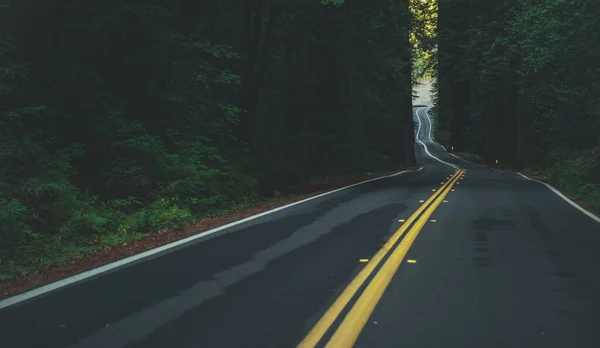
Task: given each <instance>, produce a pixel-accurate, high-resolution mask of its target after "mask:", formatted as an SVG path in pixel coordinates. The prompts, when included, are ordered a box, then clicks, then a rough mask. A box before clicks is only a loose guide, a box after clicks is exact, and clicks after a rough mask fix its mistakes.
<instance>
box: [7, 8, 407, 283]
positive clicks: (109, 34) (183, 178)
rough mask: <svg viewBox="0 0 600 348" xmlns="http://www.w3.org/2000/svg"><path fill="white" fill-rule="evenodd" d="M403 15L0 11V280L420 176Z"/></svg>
mask: <svg viewBox="0 0 600 348" xmlns="http://www.w3.org/2000/svg"><path fill="white" fill-rule="evenodd" d="M409 18H410V17H409V10H408V0H406V1H396V0H377V1H358V0H347V1H345V3H344V4H339V3H325V2H322V1H319V0H300V1H298V0H295V1H291V0H246V1H232V0H176V1H166V0H154V1H150V0H140V1H128V0H113V1H85V0H12V1H8V2H5V4H2V5H0V23H1V24H0V26H1V30H2V32H1V37H0V163H1V166H0V279H2V278H5V277H11V276H13V275H14V274H16V273H15V272H30V271H33V270H36V269H38V268H40V267H44V266H47V265H49V264H52V263H55V262H59V261H61V260H66V259H69V258H73V257H77V256H78V255H83V254H85V253H89V252H94V251H95V250H98V249H99V248H100V247H102V246H105V245H115V244H119V243H122V242H124V241H126V240H128V239H131V238H139V237H141V236H144V235H145V234H147V233H151V232H155V231H159V230H162V229H164V228H168V227H172V226H175V225H181V224H185V223H187V222H190V221H192V220H194V219H197V218H198V217H201V216H205V215H207V214H214V213H215V212H217V211H220V210H222V209H226V208H229V207H231V206H232V205H233V204H243V202H248V201H249V200H252V199H254V198H256V197H261V196H262V197H264V196H268V195H271V194H273V190H277V189H279V188H281V187H289V186H290V185H298V184H301V183H303V182H306V181H307V180H308V179H309V178H314V177H323V176H340V175H354V174H364V173H365V172H367V171H383V170H391V169H396V168H399V167H401V166H404V165H406V164H408V163H414V161H415V158H414V150H413V143H414V141H413V140H414V139H413V137H414V136H413V124H412V113H411V73H410V71H411V64H410V49H409V42H408V40H409V39H408V30H409V23H410V20H409Z"/></svg>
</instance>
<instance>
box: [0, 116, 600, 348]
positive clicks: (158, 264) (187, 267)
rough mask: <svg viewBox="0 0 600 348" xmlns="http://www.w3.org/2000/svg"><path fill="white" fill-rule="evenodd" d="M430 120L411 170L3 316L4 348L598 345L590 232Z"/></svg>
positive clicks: (599, 236)
mask: <svg viewBox="0 0 600 348" xmlns="http://www.w3.org/2000/svg"><path fill="white" fill-rule="evenodd" d="M425 111H426V110H425V109H423V108H420V109H417V111H416V119H417V120H418V123H419V129H418V134H417V138H418V144H417V158H418V160H419V162H420V163H421V164H422V165H424V167H423V168H422V169H421V170H419V171H413V172H406V173H402V174H399V175H395V176H392V177H388V178H384V179H380V180H374V181H370V182H368V183H364V184H361V185H357V186H353V187H351V188H348V189H345V190H340V191H337V192H334V193H331V194H328V195H324V196H322V197H319V198H316V199H312V200H309V201H306V202H303V203H300V204H296V205H293V206H291V207H288V208H286V209H282V210H278V211H276V212H273V213H271V214H266V215H264V216H261V217H258V218H256V219H253V220H250V221H247V222H244V223H241V224H238V225H236V226H233V227H230V228H227V229H224V230H221V231H219V232H216V233H213V234H210V235H208V236H206V237H204V238H200V239H198V240H196V241H194V242H190V243H188V244H185V245H182V246H179V247H177V248H173V249H170V250H168V251H164V252H161V253H157V254H155V255H153V256H152V257H149V258H145V259H142V260H139V261H136V262H133V263H130V264H127V265H125V266H123V267H120V268H118V269H114V270H112V271H110V272H106V273H102V274H98V275H97V276H95V277H92V278H89V279H86V280H84V281H80V282H78V283H74V284H72V285H69V286H67V287H63V288H60V289H57V290H55V291H52V292H49V293H46V294H44V295H41V296H38V297H34V298H32V299H29V300H27V301H23V302H19V303H16V304H13V305H10V306H4V308H2V309H0V346H2V347H7V348H12V347H15V348H20V347H44V348H52V347H61V348H62V347H81V348H90V347H98V348H121V347H140V348H142V347H143V348H152V347H169V348H170V347H173V348H176V347H218V348H221V347H223V348H228V347H261V348H268V347H294V346H296V345H298V344H300V343H301V342H303V343H302V344H303V346H306V347H311V346H314V344H313V343H316V345H317V346H325V345H327V346H328V347H346V346H349V345H352V344H354V345H355V346H357V347H439V346H444V347H448V346H451V347H481V346H484V347H515V346H528V347H532V346H534V347H561V348H564V347H565V346H568V347H598V346H600V277H598V273H599V271H598V270H597V269H598V266H600V252H598V251H599V250H600V223H598V221H596V220H594V219H593V218H590V217H589V216H586V215H585V214H584V213H582V212H581V211H579V210H578V209H576V208H575V207H573V206H571V205H569V204H568V203H567V202H566V201H564V200H563V199H562V198H561V197H559V196H558V195H556V194H555V193H553V192H552V191H550V190H549V189H548V188H547V187H545V186H544V185H542V184H540V183H536V182H533V181H530V180H527V179H526V178H523V177H521V176H519V175H518V174H514V173H502V172H496V171H492V170H490V169H486V168H484V167H481V166H477V165H472V164H469V163H466V162H463V161H460V160H458V159H456V158H454V157H452V156H451V155H449V154H447V153H446V152H445V151H444V149H443V148H442V147H441V146H439V145H437V144H435V143H434V142H433V141H432V140H431V135H430V134H431V121H430V120H429V118H428V117H427V115H426V112H425ZM457 167H460V169H459V168H457ZM463 170H466V173H465V172H464V171H463ZM7 303H8V302H6V301H4V302H0V308H1V307H3V304H4V305H6V304H7ZM348 335H350V336H353V337H351V339H348V338H346V337H348Z"/></svg>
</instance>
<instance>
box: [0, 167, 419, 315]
mask: <svg viewBox="0 0 600 348" xmlns="http://www.w3.org/2000/svg"><path fill="white" fill-rule="evenodd" d="M421 169H423V167H421V168H419V169H417V170H416V171H417V172H418V171H420V170H421ZM412 171H414V170H404V171H401V172H399V173H395V174H392V175H386V176H380V177H378V178H373V179H369V180H365V181H361V182H359V183H356V184H352V185H349V186H345V187H342V188H339V189H335V190H333V191H328V192H325V193H321V194H319V195H316V196H312V197H309V198H306V199H303V200H301V201H298V202H293V203H290V204H286V205H284V206H281V207H278V208H275V209H271V210H268V211H265V212H262V213H260V214H256V215H252V216H249V217H247V218H244V219H241V220H237V221H234V222H231V223H228V224H226V225H223V226H219V227H216V228H213V229H211V230H208V231H204V232H201V233H198V234H196V235H193V236H190V237H187V238H184V239H181V240H178V241H175V242H172V243H169V244H165V245H163V246H160V247H158V248H154V249H150V250H147V251H144V252H142V253H139V254H136V255H133V256H130V257H127V258H124V259H121V260H118V261H115V262H112V263H109V264H106V265H104V266H100V267H98V268H94V269H91V270H89V271H85V272H82V273H79V274H76V275H74V276H71V277H68V278H65V279H61V280H58V281H56V282H53V283H50V284H47V285H44V286H41V287H39V288H36V289H33V290H29V291H27V292H24V293H22V294H19V295H15V296H12V297H9V298H7V299H4V300H2V301H0V309H3V308H6V307H9V306H12V305H15V304H17V303H20V302H23V301H26V300H29V299H31V298H34V297H37V296H40V295H43V294H46V293H48V292H51V291H54V290H56V289H60V288H62V287H65V286H67V285H71V284H74V283H77V282H79V281H82V280H85V279H88V278H91V277H94V276H96V275H99V274H102V273H106V272H108V271H110V270H113V269H115V268H118V267H121V266H124V265H127V264H130V263H132V262H135V261H138V260H141V259H143V258H146V257H149V256H152V255H155V254H158V253H161V252H163V251H166V250H169V249H173V248H175V247H178V246H180V245H183V244H186V243H189V242H191V241H194V240H197V239H201V238H204V237H206V236H208V235H211V234H214V233H217V232H219V231H221V230H224V229H226V228H229V227H233V226H236V225H240V224H243V223H245V222H247V221H250V220H254V219H257V218H259V217H262V216H265V215H268V214H272V213H275V212H278V211H280V210H283V209H286V208H290V207H293V206H295V205H299V204H302V203H306V202H308V201H311V200H313V199H317V198H321V197H323V196H327V195H330V194H332V193H336V192H339V191H342V190H346V189H349V188H351V187H354V186H358V185H362V184H366V183H368V182H371V181H375V180H381V179H386V178H391V177H394V176H398V175H401V174H404V173H408V172H412Z"/></svg>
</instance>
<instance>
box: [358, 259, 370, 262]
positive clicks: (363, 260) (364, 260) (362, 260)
mask: <svg viewBox="0 0 600 348" xmlns="http://www.w3.org/2000/svg"><path fill="white" fill-rule="evenodd" d="M358 262H369V259H360V260H358Z"/></svg>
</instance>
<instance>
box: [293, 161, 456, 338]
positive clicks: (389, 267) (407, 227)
mask: <svg viewBox="0 0 600 348" xmlns="http://www.w3.org/2000/svg"><path fill="white" fill-rule="evenodd" d="M464 173H465V171H464V170H460V169H457V171H456V172H455V173H454V175H452V177H450V179H449V180H448V181H447V182H445V183H444V184H443V185H442V187H441V188H440V189H439V190H438V191H437V192H436V193H435V194H433V195H432V196H431V197H429V199H428V200H427V201H425V203H423V204H422V205H421V206H420V207H419V209H417V210H416V211H415V212H414V214H412V215H411V216H410V217H409V218H408V219H407V220H406V222H404V224H403V225H402V226H401V227H400V228H399V229H398V230H397V231H396V232H395V233H394V234H393V235H392V237H390V239H389V240H388V241H387V242H386V243H385V244H384V246H383V247H382V248H381V249H380V250H379V251H378V252H377V253H376V254H375V256H373V258H372V259H371V261H369V262H368V263H367V264H366V266H365V267H364V268H363V269H362V270H361V271H360V272H359V273H358V275H357V276H356V277H355V278H354V279H353V280H352V282H350V284H349V285H348V286H347V287H346V288H345V289H344V291H343V292H342V293H341V294H340V296H339V297H338V298H337V299H336V300H335V302H334V303H333V305H331V307H329V309H328V310H327V311H326V312H325V314H324V315H323V316H322V317H321V319H320V320H319V321H318V322H317V323H316V324H315V326H314V327H313V328H312V330H311V331H310V332H309V333H308V335H307V336H306V337H305V338H304V340H303V341H302V342H300V344H299V345H298V347H299V348H309V347H310V348H312V347H315V346H316V345H317V344H319V342H320V341H321V340H322V339H323V336H324V335H325V334H326V333H327V332H328V331H329V330H330V329H331V328H332V325H333V324H334V322H336V320H337V319H338V317H339V315H340V313H341V312H342V311H343V310H344V309H345V308H346V307H347V306H348V304H349V303H350V301H351V300H352V299H353V298H354V297H355V295H356V294H357V292H358V291H359V290H360V289H361V288H364V291H363V292H362V294H360V296H359V297H358V299H357V300H356V302H355V303H354V305H353V306H352V308H351V309H350V311H349V312H348V314H347V315H346V316H345V317H344V318H343V320H342V321H341V323H340V324H339V326H338V328H337V330H335V332H334V333H333V336H331V339H329V341H328V342H327V344H326V345H325V347H326V348H344V347H352V345H353V344H354V343H355V342H356V340H357V339H358V335H359V334H360V332H361V331H362V329H363V327H364V326H365V324H366V322H367V320H368V319H369V317H370V316H371V313H372V312H373V310H374V309H375V306H376V305H377V303H378V302H379V300H380V299H381V296H382V295H383V292H384V291H385V289H386V288H387V286H388V284H389V283H390V281H391V280H392V277H393V275H394V273H396V270H397V269H398V267H400V264H401V263H402V260H404V257H405V256H406V253H407V252H408V249H409V248H410V246H411V245H412V243H413V242H414V240H415V238H416V237H417V235H418V234H419V232H420V231H421V229H422V228H423V226H424V225H425V223H426V222H427V220H428V219H429V217H431V215H432V214H433V212H434V211H435V209H436V208H437V207H438V206H439V205H440V204H441V203H442V201H443V200H444V198H445V197H446V195H447V194H448V192H450V190H451V189H452V187H453V186H454V184H455V183H456V182H457V181H458V180H459V179H460V178H461V176H462V175H464ZM406 231H408V233H406V236H405V237H404V238H403V239H402V240H401V241H400V243H399V244H398V245H397V246H396V247H395V248H394V246H395V245H396V244H397V242H398V240H400V237H402V235H404V233H405V232H406ZM392 249H394V250H393V251H392V253H391V254H390V255H389V257H387V260H386V261H385V262H384V264H383V266H381V268H380V269H379V271H378V272H377V273H376V274H375V276H374V277H372V279H371V281H370V282H369V283H368V284H366V287H364V286H363V285H365V283H366V282H367V280H368V279H369V278H370V275H371V274H372V273H373V271H375V269H376V268H377V266H378V265H379V264H380V263H381V262H382V260H384V259H385V258H386V256H388V254H389V251H390V250H392Z"/></svg>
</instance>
